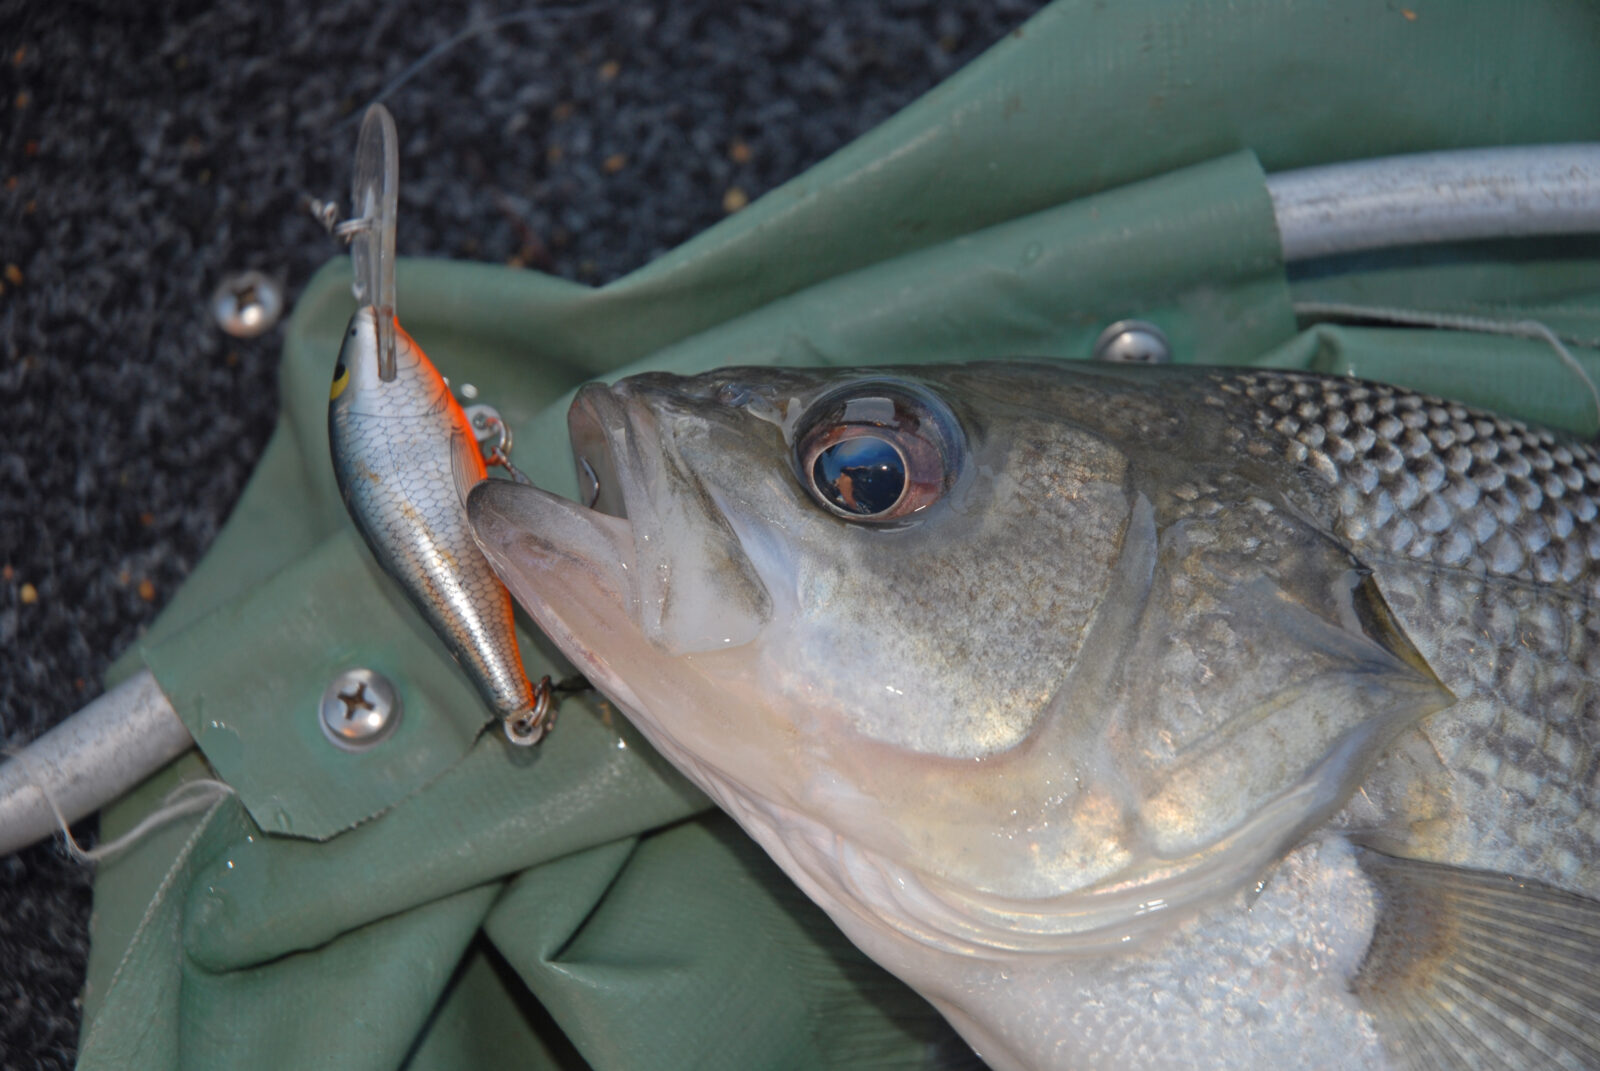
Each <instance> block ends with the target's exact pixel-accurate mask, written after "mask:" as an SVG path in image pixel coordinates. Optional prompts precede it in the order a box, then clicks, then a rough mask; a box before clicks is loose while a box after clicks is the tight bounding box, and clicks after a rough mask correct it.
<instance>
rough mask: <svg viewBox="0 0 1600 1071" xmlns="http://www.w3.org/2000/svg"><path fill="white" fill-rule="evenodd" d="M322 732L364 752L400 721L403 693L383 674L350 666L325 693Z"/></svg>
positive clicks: (345, 745)
mask: <svg viewBox="0 0 1600 1071" xmlns="http://www.w3.org/2000/svg"><path fill="white" fill-rule="evenodd" d="M321 714H322V731H323V733H324V735H326V736H327V738H328V739H329V740H331V741H333V743H334V744H335V745H337V746H338V747H341V748H344V749H345V750H346V751H365V750H366V749H367V748H370V747H372V746H374V745H375V744H378V743H380V742H382V741H384V740H386V739H388V737H389V736H390V735H391V734H392V733H393V732H394V730H395V726H397V725H399V724H400V693H398V692H396V691H395V688H394V685H392V684H390V683H389V679H388V678H387V677H385V676H384V675H383V674H381V673H378V672H375V671H374V670H370V669H347V670H345V671H344V672H343V673H340V674H339V675H338V676H336V677H334V678H333V680H331V681H329V682H328V687H327V689H326V690H325V691H323V693H322V706H321Z"/></svg>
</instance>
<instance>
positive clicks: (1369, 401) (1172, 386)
mask: <svg viewBox="0 0 1600 1071" xmlns="http://www.w3.org/2000/svg"><path fill="white" fill-rule="evenodd" d="M570 424H571V428H572V432H573V441H574V448H575V450H576V452H577V453H578V454H579V456H580V458H581V459H582V462H581V464H580V473H582V472H586V471H587V472H593V473H595V474H596V476H597V478H598V489H597V490H598V495H597V498H596V501H595V507H596V508H595V509H586V508H584V507H581V506H578V505H575V504H574V503H571V502H568V501H566V500H564V499H561V498H558V497H555V496H552V495H548V494H545V493H543V492H540V491H538V490H536V489H532V488H521V487H513V486H510V485H507V484H504V483H500V484H491V485H485V486H483V487H481V488H479V489H477V490H475V491H474V492H473V494H472V496H471V500H470V502H469V512H470V515H471V518H472V522H473V525H474V529H475V531H476V533H477V536H478V539H479V542H480V544H481V545H482V546H483V547H484V549H485V552H486V553H487V554H488V556H489V558H490V560H491V562H493V564H494V566H495V568H496V569H497V571H498V572H499V573H500V574H501V576H503V577H504V578H505V579H506V581H507V583H508V584H509V585H510V587H511V588H512V590H513V592H514V594H515V595H516V596H517V598H518V600H519V601H521V602H522V603H523V605H525V606H526V607H527V608H528V609H529V611H530V612H531V613H532V614H533V615H534V616H535V618H536V619H537V620H538V621H539V623H540V625H541V627H543V628H544V629H545V630H546V631H547V632H548V633H549V634H550V635H551V636H552V637H553V638H554V639H555V640H556V642H557V643H558V644H559V645H560V646H561V647H562V648H563V650H564V651H565V652H566V653H567V655H568V656H569V657H570V658H572V659H573V661H574V662H575V663H576V664H577V665H578V666H579V667H580V669H582V670H583V671H584V672H585V673H586V675H587V676H588V677H589V679H590V680H591V681H593V682H594V683H595V684H596V685H597V686H599V687H600V688H601V689H602V690H604V691H605V692H606V693H607V694H608V695H610V696H611V697H612V698H613V699H614V700H615V701H616V702H617V703H618V704H619V705H620V706H621V707H622V708H623V709H624V710H626V711H627V712H628V713H629V714H630V716H631V717H632V718H633V719H634V720H635V721H636V722H637V723H638V724H639V725H640V727H641V729H643V730H644V731H645V732H646V734H647V735H649V736H650V738H651V740H652V741H653V742H654V743H656V744H657V746H658V747H659V748H660V750H661V751H662V752H663V753H664V754H665V755H666V756H667V757H668V758H669V759H670V760H672V761H673V762H674V763H675V764H677V765H678V766H679V767H680V768H682V769H683V770H684V771H685V772H686V773H688V774H689V775H690V776H691V777H693V778H694V779H695V780H696V781H697V782H698V783H699V784H700V785H701V786H702V787H703V788H705V789H706V791H707V792H708V793H709V794H710V795H711V796H712V797H713V798H714V799H716V800H717V801H718V802H719V803H720V804H721V805H722V806H723V807H724V808H725V809H727V810H728V811H729V812H730V813H731V814H733V816H734V817H735V818H736V819H738V820H739V821H740V822H741V824H742V825H743V826H744V827H745V828H746V829H747V830H748V831H749V832H750V833H751V835H752V836H753V837H754V838H755V839H756V840H757V841H759V842H760V843H761V844H762V846H763V847H764V848H765V849H766V850H767V851H768V852H769V854H771V855H772V856H773V858H774V859H775V860H776V861H777V862H778V863H779V864H780V865H781V866H782V867H783V868H784V869H785V870H786V871H787V872H788V873H789V874H790V876H791V877H792V878H794V880H795V881H796V882H797V883H798V884H799V885H800V886H801V887H802V888H803V889H804V890H805V891H806V892H807V893H808V894H809V895H810V896H811V897H812V898H813V899H815V900H816V901H817V902H818V903H819V904H821V905H822V906H823V907H824V908H825V909H826V910H827V911H828V912H829V913H830V915H831V916H832V917H833V918H834V919H835V920H836V921H837V922H838V924H839V925H840V927H841V928H842V929H843V930H844V931H845V932H846V934H847V935H849V936H850V938H851V939H852V940H853V941H855V942H856V943H857V944H858V945H859V946H860V947H861V948H862V949H863V950H865V951H866V952H867V953H868V954H869V955H871V956H872V957H873V958H874V959H876V960H877V961H878V962H879V963H880V964H882V965H883V966H885V967H886V968H888V969H889V970H891V971H892V972H894V973H896V974H897V975H899V976H900V977H901V978H903V979H904V980H905V981H907V982H908V983H909V984H911V985H912V986H913V987H914V988H916V989H918V990H919V991H920V992H921V993H923V994H924V995H925V996H927V997H928V998H929V999H930V1000H931V1001H932V1002H933V1003H934V1004H935V1005H936V1006H937V1007H938V1008H939V1009H940V1010H941V1011H942V1012H943V1013H944V1014H945V1015H946V1016H947V1017H948V1018H949V1019H950V1020H951V1022H952V1023H953V1024H954V1025H955V1026H956V1027H957V1029H958V1030H960V1031H961V1032H962V1033H963V1034H964V1035H965V1036H966V1037H967V1039H968V1040H969V1041H971V1042H972V1043H973V1045H974V1047H975V1048H976V1049H977V1051H978V1053H979V1054H980V1055H981V1056H982V1057H983V1058H984V1059H985V1060H987V1061H988V1062H989V1063H990V1064H991V1065H992V1066H995V1067H997V1068H1074V1069H1076V1068H1125V1067H1155V1068H1169V1067H1170V1068H1222V1067H1229V1068H1239V1067H1245V1068H1263V1069H1265V1068H1271V1069H1274V1071H1280V1069H1284V1068H1402V1069H1422V1068H1429V1069H1432V1068H1444V1067H1471V1068H1479V1067H1482V1068H1488V1067H1506V1068H1532V1067H1566V1068H1584V1067H1595V1066H1600V968H1597V967H1596V951H1597V949H1600V713H1597V706H1596V704H1597V702H1600V699H1597V694H1596V684H1597V683H1600V642H1597V638H1596V636H1597V629H1600V615H1597V613H1596V611H1595V606H1596V599H1597V597H1600V520H1597V517H1596V513H1597V503H1600V457H1597V456H1596V453H1595V451H1594V450H1593V449H1592V448H1591V447H1590V446H1588V445H1585V444H1580V443H1575V442H1568V441H1563V440H1562V439H1560V438H1559V437H1557V436H1555V435H1552V434H1550V433H1548V432H1545V431H1542V430H1538V429H1533V428H1528V427H1526V426H1524V425H1522V424H1519V423H1517V422H1514V421H1508V420H1504V419H1501V418H1498V417H1495V416H1493V415H1491V414H1486V413H1481V412H1477V411H1474V410H1471V409H1468V408H1466V407H1464V406H1461V405H1456V404H1454V403H1450V402H1447V401H1443V400H1440V399H1436V398H1429V397H1425V396H1421V395H1416V394H1413V393H1410V392H1407V391H1404V390H1400V389H1397V388H1392V387H1386V386H1380V385H1376V384H1368V383H1361V382H1358V381H1354V380H1349V379H1339V378H1331V377H1321V376H1315V375H1305V374H1292V373H1280V372H1266V371H1225V370H1195V369H1189V370H1184V369H1113V368H1106V367H1096V366H1073V365H1067V364H1059V363H1057V364H1049V363H1020V362H1015V363H1014V362H994V363H987V364H975V365H969V366H952V367H934V368H916V369H897V370H889V371H870V370H869V371H848V370H818V371H786V370H775V369H730V370H723V371H720V372H716V373H708V374H706V375H703V376H698V377H693V378H678V377H669V376H656V375H652V376H641V377H636V378H634V379H630V380H624V381H623V382H621V383H619V384H617V385H615V386H614V387H609V388H608V387H600V386H595V387H589V388H585V390H584V391H583V392H581V393H580V395H579V397H578V399H577V401H576V402H575V403H574V406H573V410H572V413H571V416H570Z"/></svg>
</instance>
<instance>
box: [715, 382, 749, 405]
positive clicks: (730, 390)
mask: <svg viewBox="0 0 1600 1071" xmlns="http://www.w3.org/2000/svg"><path fill="white" fill-rule="evenodd" d="M750 397H751V394H750V388H749V387H747V386H745V385H744V384H743V383H724V384H723V385H722V386H721V387H719V388H717V404H718V405H726V406H728V407H729V408H734V409H737V408H739V407H741V406H744V405H748V404H749V402H750Z"/></svg>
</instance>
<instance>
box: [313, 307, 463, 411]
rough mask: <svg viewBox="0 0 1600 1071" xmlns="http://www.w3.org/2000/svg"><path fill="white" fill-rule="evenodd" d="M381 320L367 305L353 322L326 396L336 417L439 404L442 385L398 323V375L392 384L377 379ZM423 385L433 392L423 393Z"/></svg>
mask: <svg viewBox="0 0 1600 1071" xmlns="http://www.w3.org/2000/svg"><path fill="white" fill-rule="evenodd" d="M379 315H381V314H380V313H379V312H378V310H377V309H376V308H374V307H373V306H371V305H364V306H362V307H361V308H359V309H357V310H356V311H355V314H354V315H353V316H351V317H350V324H349V326H347V327H346V328H345V332H344V341H343V342H342V343H341V344H340V346H339V357H338V360H337V361H335V362H334V366H333V382H332V385H331V386H330V387H329V390H328V405H329V408H330V410H332V411H334V412H341V411H343V412H352V413H386V412H392V411H409V410H413V409H418V408H419V406H420V407H422V408H426V407H428V406H431V405H436V404H438V398H437V397H436V395H437V394H438V393H439V392H440V391H442V390H444V386H443V381H442V380H439V377H438V373H437V372H435V371H434V370H433V366H432V365H431V364H430V363H429V362H428V360H427V357H426V356H425V355H424V354H423V352H422V348H421V347H420V346H418V345H417V343H416V342H415V340H413V339H412V337H411V336H410V335H409V334H407V333H406V330H405V328H403V327H401V326H400V321H399V320H394V331H395V372H396V374H395V376H394V378H392V379H389V380H385V379H383V377H382V376H381V375H380V374H379V356H378V322H377V317H378V316H379ZM389 315H390V316H391V319H392V317H393V314H392V313H391V314H389ZM419 383H420V384H421V385H422V386H424V387H427V388H429V389H428V390H426V391H422V392H419V391H418V389H417V388H418V386H419Z"/></svg>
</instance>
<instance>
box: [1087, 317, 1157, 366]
mask: <svg viewBox="0 0 1600 1071" xmlns="http://www.w3.org/2000/svg"><path fill="white" fill-rule="evenodd" d="M1094 359H1095V360H1097V361H1112V362H1114V363H1117V364H1166V363H1167V362H1169V361H1171V360H1172V345H1171V343H1169V342H1168V341H1167V336H1166V335H1165V334H1164V333H1163V332H1162V330H1161V328H1159V327H1157V326H1156V325H1155V324H1152V323H1147V322H1145V321H1144V320H1118V321H1117V322H1116V323H1114V324H1112V325H1111V326H1110V327H1108V328H1106V329H1105V330H1104V331H1102V332H1100V337H1099V338H1098V339H1096V340H1095V343H1094Z"/></svg>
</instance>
